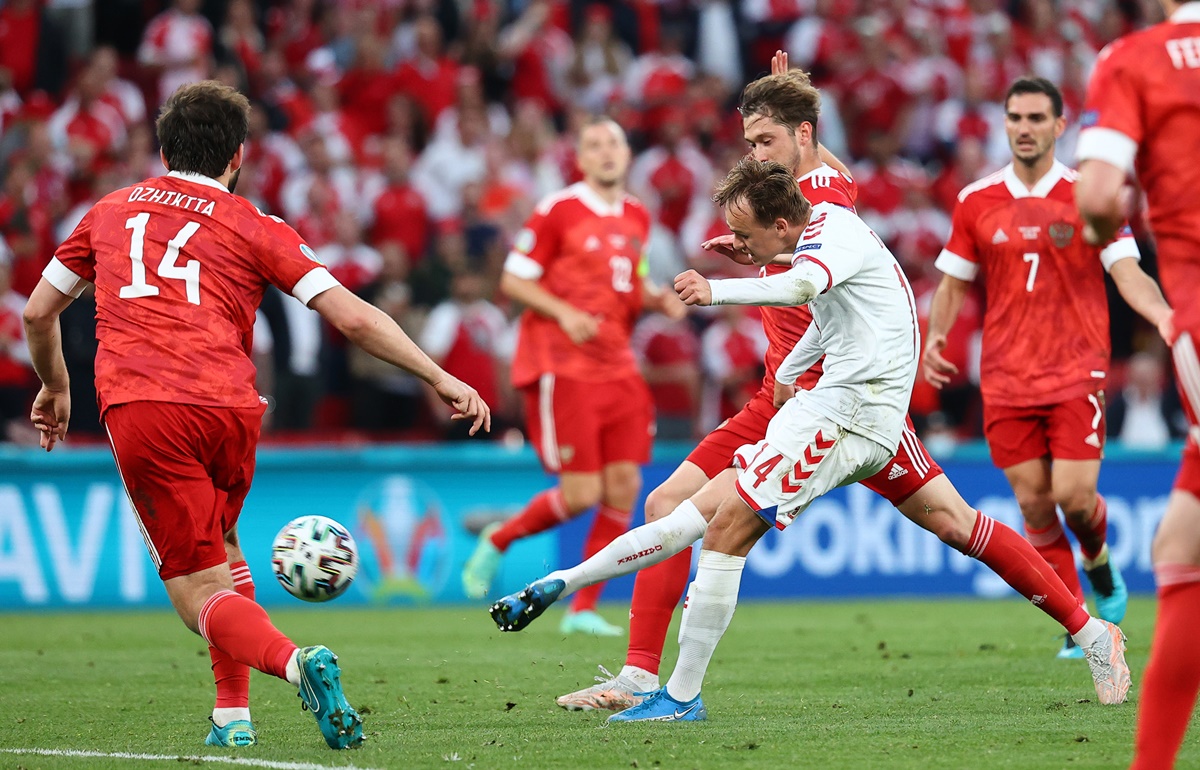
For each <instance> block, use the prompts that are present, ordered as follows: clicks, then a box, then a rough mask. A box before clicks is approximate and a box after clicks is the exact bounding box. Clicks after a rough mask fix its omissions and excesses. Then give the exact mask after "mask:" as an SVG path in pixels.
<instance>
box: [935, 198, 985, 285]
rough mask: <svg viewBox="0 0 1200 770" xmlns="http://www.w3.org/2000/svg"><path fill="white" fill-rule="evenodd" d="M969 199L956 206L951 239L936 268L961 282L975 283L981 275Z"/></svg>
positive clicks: (961, 200)
mask: <svg viewBox="0 0 1200 770" xmlns="http://www.w3.org/2000/svg"><path fill="white" fill-rule="evenodd" d="M968 200H969V199H960V200H959V201H958V203H957V204H956V205H955V206H954V218H953V219H952V220H951V222H950V238H949V239H948V240H947V241H946V246H945V248H943V249H942V253H941V254H938V258H937V260H936V261H935V262H934V263H933V265H934V267H936V268H937V269H938V270H941V271H942V272H943V273H945V274H946V275H948V276H950V277H952V278H957V279H959V280H960V281H974V280H975V276H976V275H978V274H979V251H978V250H977V249H976V248H975V239H974V237H972V235H971V223H970V217H969V213H968V212H969V209H970V203H969V202H968Z"/></svg>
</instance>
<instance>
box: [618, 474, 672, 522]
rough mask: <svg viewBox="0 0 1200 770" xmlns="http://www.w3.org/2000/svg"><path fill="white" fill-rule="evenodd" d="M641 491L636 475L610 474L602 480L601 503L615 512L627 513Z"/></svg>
mask: <svg viewBox="0 0 1200 770" xmlns="http://www.w3.org/2000/svg"><path fill="white" fill-rule="evenodd" d="M641 491H642V480H641V477H640V476H639V475H638V474H637V473H617V474H611V475H609V476H608V477H607V478H605V480H604V492H603V502H604V504H605V505H607V506H609V507H612V508H616V509H617V510H621V511H628V510H631V509H632V508H633V505H634V503H636V502H637V497H638V493H639V492H641ZM667 513H670V511H667Z"/></svg>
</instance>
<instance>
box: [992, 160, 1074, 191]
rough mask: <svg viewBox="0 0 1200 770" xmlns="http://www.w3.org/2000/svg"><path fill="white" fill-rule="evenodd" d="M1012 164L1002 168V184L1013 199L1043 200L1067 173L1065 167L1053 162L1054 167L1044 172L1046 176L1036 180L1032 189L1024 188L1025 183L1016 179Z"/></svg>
mask: <svg viewBox="0 0 1200 770" xmlns="http://www.w3.org/2000/svg"><path fill="white" fill-rule="evenodd" d="M1014 166H1015V164H1014V163H1009V164H1008V165H1007V166H1005V167H1004V184H1005V186H1006V187H1008V191H1009V192H1010V193H1012V197H1014V198H1045V197H1046V196H1047V195H1049V194H1050V191H1051V190H1053V189H1054V185H1056V184H1058V183H1059V182H1060V181H1062V178H1063V177H1064V176H1065V175H1066V173H1067V166H1066V164H1065V163H1063V162H1062V161H1060V160H1055V161H1054V165H1053V166H1051V167H1050V170H1049V171H1047V172H1046V175H1045V176H1043V177H1042V178H1041V179H1039V180H1037V183H1036V184H1034V186H1033V189H1032V190H1031V189H1029V188H1028V187H1026V186H1025V183H1024V182H1022V181H1021V180H1020V179H1018V178H1017V172H1016V169H1015V168H1014Z"/></svg>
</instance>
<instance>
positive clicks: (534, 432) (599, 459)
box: [521, 374, 654, 473]
mask: <svg viewBox="0 0 1200 770" xmlns="http://www.w3.org/2000/svg"><path fill="white" fill-rule="evenodd" d="M521 392H522V393H523V394H524V396H525V424H526V426H527V427H528V429H529V440H530V442H531V443H532V444H533V445H534V447H536V448H537V453H538V457H539V458H541V461H542V466H543V467H544V468H545V469H546V470H547V471H549V472H550V473H598V472H599V471H600V470H601V469H602V468H604V466H606V465H608V464H610V463H617V462H634V463H637V464H639V465H641V464H644V463H646V462H649V460H650V449H651V447H652V446H653V444H654V404H653V402H652V401H651V400H650V389H649V388H648V387H646V382H645V381H644V380H643V379H642V378H641V377H627V378H625V379H620V380H612V381H610V382H583V381H580V380H569V379H565V378H563V377H557V376H555V375H553V374H543V375H542V377H541V379H540V380H538V382H537V383H536V384H534V385H527V386H525V387H524V388H522V389H521Z"/></svg>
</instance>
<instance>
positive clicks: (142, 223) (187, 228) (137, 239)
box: [120, 211, 200, 305]
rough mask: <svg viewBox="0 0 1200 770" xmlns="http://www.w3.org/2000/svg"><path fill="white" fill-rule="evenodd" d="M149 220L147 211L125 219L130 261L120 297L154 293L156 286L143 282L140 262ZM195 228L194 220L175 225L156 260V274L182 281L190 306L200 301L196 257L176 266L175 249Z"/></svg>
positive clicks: (184, 241) (198, 265)
mask: <svg viewBox="0 0 1200 770" xmlns="http://www.w3.org/2000/svg"><path fill="white" fill-rule="evenodd" d="M149 221H150V214H149V213H148V212H144V211H143V212H142V213H141V214H138V215H137V216H136V217H130V218H129V219H127V220H125V229H126V230H132V231H133V235H132V236H131V238H130V243H129V259H130V261H131V262H132V263H133V264H132V266H131V267H132V269H131V272H132V280H131V281H130V283H129V285H128V286H122V287H121V293H120V296H121V299H137V298H139V297H157V296H158V287H157V286H154V285H153V284H150V283H147V282H146V263H145V262H144V261H143V257H144V251H145V244H146V223H147V222H149ZM199 229H200V224H199V223H198V222H188V223H187V224H185V225H184V226H183V227H181V228H179V232H177V233H175V237H174V238H172V239H171V240H170V241H168V242H167V251H166V253H164V254H163V257H162V259H161V260H159V262H158V275H159V277H161V278H170V279H173V280H176V281H183V285H184V288H185V290H186V291H187V301H188V302H190V303H192V304H193V305H199V304H200V260H198V259H189V260H188V261H187V262H185V263H184V264H182V265H180V264H179V250H180V249H182V248H183V247H184V246H185V245H187V242H188V240H190V239H191V237H192V236H193V235H195V234H196V231H197V230H199Z"/></svg>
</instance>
